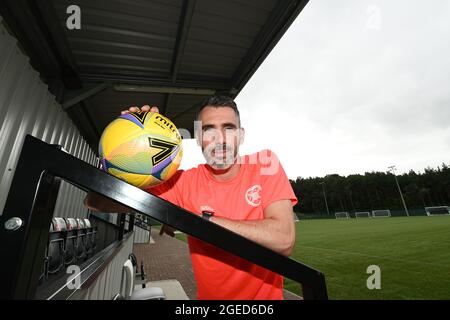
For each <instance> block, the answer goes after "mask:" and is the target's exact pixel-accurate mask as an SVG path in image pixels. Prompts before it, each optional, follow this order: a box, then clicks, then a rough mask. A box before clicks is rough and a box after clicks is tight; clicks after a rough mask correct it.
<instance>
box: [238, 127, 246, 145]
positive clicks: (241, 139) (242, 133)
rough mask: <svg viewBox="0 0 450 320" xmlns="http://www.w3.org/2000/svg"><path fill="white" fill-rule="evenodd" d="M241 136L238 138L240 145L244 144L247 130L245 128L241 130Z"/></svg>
mask: <svg viewBox="0 0 450 320" xmlns="http://www.w3.org/2000/svg"><path fill="white" fill-rule="evenodd" d="M238 134H239V136H238V141H239V145H241V144H243V143H244V138H245V129H244V128H239V133H238Z"/></svg>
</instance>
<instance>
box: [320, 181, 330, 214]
mask: <svg viewBox="0 0 450 320" xmlns="http://www.w3.org/2000/svg"><path fill="white" fill-rule="evenodd" d="M319 184H321V185H322V191H323V198H324V199H325V206H326V207H327V213H328V215H329V214H330V210H329V209H328V202H327V196H326V195H325V186H324V184H325V182H319Z"/></svg>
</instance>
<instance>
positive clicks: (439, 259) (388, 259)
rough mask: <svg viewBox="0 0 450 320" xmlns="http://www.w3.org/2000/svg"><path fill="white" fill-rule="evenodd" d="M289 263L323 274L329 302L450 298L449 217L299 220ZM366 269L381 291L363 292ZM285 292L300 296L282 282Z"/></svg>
mask: <svg viewBox="0 0 450 320" xmlns="http://www.w3.org/2000/svg"><path fill="white" fill-rule="evenodd" d="M296 228H297V242H296V246H295V249H294V252H293V254H292V258H293V259H295V260H297V261H300V262H303V263H305V264H307V265H309V266H312V267H314V268H316V269H318V270H320V271H322V272H323V273H324V274H325V277H326V281H327V287H328V294H329V297H330V299H450V217H448V216H443V217H426V216H423V217H398V218H377V219H367V218H366V219H350V220H301V221H299V222H297V225H296ZM369 265H378V266H379V267H380V269H381V289H380V290H377V289H373V290H369V289H368V288H367V285H366V282H367V278H368V277H369V276H370V274H367V273H366V270H367V267H368V266H369ZM285 288H286V289H288V290H290V291H292V292H295V293H298V294H301V291H300V289H299V286H298V285H297V284H296V283H294V282H292V281H290V280H288V279H286V280H285Z"/></svg>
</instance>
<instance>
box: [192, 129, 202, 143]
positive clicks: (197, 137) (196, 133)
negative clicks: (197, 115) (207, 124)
mask: <svg viewBox="0 0 450 320" xmlns="http://www.w3.org/2000/svg"><path fill="white" fill-rule="evenodd" d="M194 138H195V141H197V145H198V146H201V145H202V132H201V131H199V130H196V131H194Z"/></svg>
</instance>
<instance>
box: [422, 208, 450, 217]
mask: <svg viewBox="0 0 450 320" xmlns="http://www.w3.org/2000/svg"><path fill="white" fill-rule="evenodd" d="M425 212H426V213H427V216H429V217H430V216H441V215H450V206H436V207H425Z"/></svg>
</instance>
